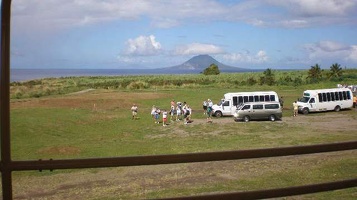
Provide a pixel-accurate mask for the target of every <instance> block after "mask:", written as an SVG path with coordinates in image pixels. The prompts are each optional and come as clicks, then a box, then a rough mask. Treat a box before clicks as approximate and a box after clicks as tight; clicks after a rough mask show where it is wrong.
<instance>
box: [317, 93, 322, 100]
mask: <svg viewBox="0 0 357 200" xmlns="http://www.w3.org/2000/svg"><path fill="white" fill-rule="evenodd" d="M318 96H319V102H322V94H321V93H318Z"/></svg>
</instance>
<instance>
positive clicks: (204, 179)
mask: <svg viewBox="0 0 357 200" xmlns="http://www.w3.org/2000/svg"><path fill="white" fill-rule="evenodd" d="M59 80H62V79H59ZM53 81H55V82H57V81H58V80H56V79H54V80H53ZM62 81H63V80H62ZM97 81H99V80H97ZM83 82H84V80H83ZM99 82H100V81H99ZM48 85H56V84H53V83H52V84H48ZM224 85H225V84H222V83H220V84H219V85H218V86H216V85H214V84H209V85H203V86H197V85H194V86H192V87H190V86H188V85H186V86H184V87H173V86H172V87H165V86H160V87H152V86H151V87H149V88H144V89H136V90H130V89H127V88H125V89H121V88H109V89H108V88H106V89H104V88H95V89H94V90H88V91H86V92H79V93H69V92H75V91H78V88H76V87H74V88H68V89H67V91H69V92H67V93H65V94H49V95H44V96H41V97H39V98H13V99H12V100H11V141H12V143H11V149H12V152H11V154H12V159H13V160H38V159H44V160H47V159H71V158H94V157H117V156H132V155H151V154H177V153H191V152H210V151H225V150H243V149H255V148H270V147H284V146H295V145H310V144H322V143H331V142H342V141H354V140H356V139H357V135H356V133H355V130H356V128H357V123H356V122H357V112H356V110H354V109H351V110H346V111H341V112H339V113H335V112H326V113H316V114H309V115H306V116H305V115H304V116H302V115H299V116H298V117H297V118H296V119H294V118H292V102H293V101H294V100H296V99H297V98H298V97H300V96H301V95H302V92H303V91H304V90H306V89H315V88H329V87H335V85H336V82H332V81H327V82H323V83H318V84H309V85H300V86H289V85H274V86H261V85H253V86H244V85H243V86H239V85H237V86H236V87H234V86H232V85H231V84H229V87H225V86H224ZM20 87H23V86H20ZM61 87H69V86H68V85H67V86H66V85H61ZM80 89H81V90H84V89H88V87H80ZM13 90H16V89H15V88H13ZM48 90H52V89H51V87H50V86H48ZM257 90H274V91H276V92H277V93H278V94H279V95H280V96H283V98H284V101H285V103H284V111H283V120H282V121H277V122H274V123H273V122H269V121H258V122H249V123H243V122H234V121H233V119H232V118H230V117H224V118H214V119H213V123H212V124H207V123H205V115H203V111H202V101H203V100H205V99H207V98H210V99H212V100H213V101H214V102H217V101H218V100H219V99H221V98H222V97H223V94H224V93H226V92H239V91H257ZM23 96H24V95H23ZM172 99H175V100H176V101H182V102H183V101H186V102H187V103H188V104H189V105H190V106H191V107H192V108H193V116H192V119H193V120H194V122H193V123H192V124H189V125H184V124H183V122H182V121H181V122H172V123H170V125H169V126H166V127H163V126H162V125H161V124H160V125H158V124H155V123H154V122H153V120H152V118H151V116H150V110H151V107H152V105H156V106H158V107H160V108H161V109H167V110H169V108H170V101H171V100H172ZM133 103H135V104H137V105H138V106H139V114H138V116H139V119H138V120H132V119H131V112H130V107H131V105H132V104H133ZM336 118H337V119H338V120H336ZM333 123H336V124H335V125H333ZM336 126H337V127H336ZM339 126H340V127H339ZM356 155H357V154H356V150H353V151H345V152H334V153H326V154H314V155H304V156H288V157H282V158H266V159H253V160H238V161H225V162H210V163H193V164H175V165H159V166H146V167H145V166H142V167H131V168H128V167H123V168H110V169H85V170H55V171H54V172H42V173H39V172H16V173H14V178H13V179H14V197H15V198H18V199H21V198H23V199H118V198H120V199H142V198H163V197H175V196H176V197H177V196H183V195H197V194H207V193H214V192H229V191H246V190H258V189H266V188H274V187H288V186H294V185H302V184H312V183H320V182H326V181H334V180H342V179H347V178H355V177H356V176H357V168H356V166H357V159H356V158H357V156H356ZM46 184H47V186H45V187H43V185H46ZM356 196H357V189H356V188H352V189H346V190H341V191H331V192H325V193H317V194H311V195H302V196H299V197H296V198H297V199H337V198H342V199H355V198H356ZM291 198H293V197H291Z"/></svg>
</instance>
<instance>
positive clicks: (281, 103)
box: [279, 97, 284, 110]
mask: <svg viewBox="0 0 357 200" xmlns="http://www.w3.org/2000/svg"><path fill="white" fill-rule="evenodd" d="M279 103H280V107H281V110H283V108H284V99H283V97H280V98H279Z"/></svg>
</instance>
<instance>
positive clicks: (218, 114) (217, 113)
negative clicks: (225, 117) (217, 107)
mask: <svg viewBox="0 0 357 200" xmlns="http://www.w3.org/2000/svg"><path fill="white" fill-rule="evenodd" d="M214 116H216V117H222V113H221V112H219V111H217V112H215V113H214Z"/></svg>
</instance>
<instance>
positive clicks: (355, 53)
mask: <svg viewBox="0 0 357 200" xmlns="http://www.w3.org/2000/svg"><path fill="white" fill-rule="evenodd" d="M346 59H347V60H349V61H352V62H354V63H357V45H352V46H351V50H350V52H349V54H348V56H347V58H346Z"/></svg>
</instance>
